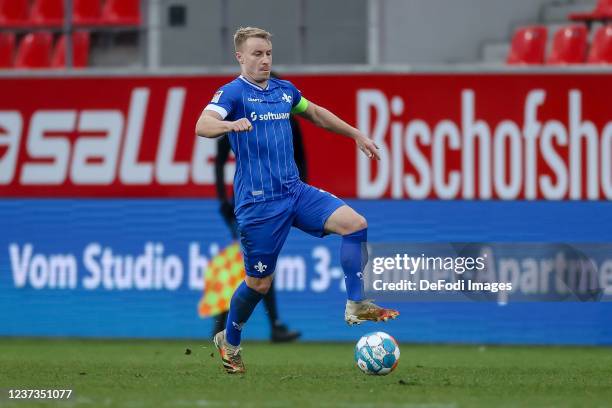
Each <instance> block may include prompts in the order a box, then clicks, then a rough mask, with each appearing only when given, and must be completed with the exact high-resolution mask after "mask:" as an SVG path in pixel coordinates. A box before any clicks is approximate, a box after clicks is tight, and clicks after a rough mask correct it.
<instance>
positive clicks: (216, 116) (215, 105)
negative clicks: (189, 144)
mask: <svg viewBox="0 0 612 408" xmlns="http://www.w3.org/2000/svg"><path fill="white" fill-rule="evenodd" d="M239 95H240V94H239V89H237V88H236V87H235V86H232V85H231V84H228V85H225V86H223V87H221V88H220V89H219V90H217V92H215V95H214V96H213V98H212V100H211V101H210V103H209V104H208V105H207V106H206V107H205V108H204V111H202V114H201V115H200V118H199V119H198V122H197V123H196V128H195V132H196V135H198V136H202V137H209V138H215V137H219V136H222V135H224V134H226V133H229V132H247V131H249V130H251V129H253V126H252V125H251V122H249V120H248V119H247V118H240V119H238V120H235V121H230V120H225V119H227V118H228V117H229V118H232V117H234V118H235V116H232V113H233V112H234V111H235V110H236V106H237V104H238V103H239V102H238V99H239Z"/></svg>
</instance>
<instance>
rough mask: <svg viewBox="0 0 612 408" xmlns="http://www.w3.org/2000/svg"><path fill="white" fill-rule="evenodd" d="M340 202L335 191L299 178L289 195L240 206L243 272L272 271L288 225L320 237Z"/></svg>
mask: <svg viewBox="0 0 612 408" xmlns="http://www.w3.org/2000/svg"><path fill="white" fill-rule="evenodd" d="M343 205H345V204H344V201H342V200H340V199H339V198H338V197H336V196H335V195H333V194H330V193H328V192H327V191H323V190H319V189H317V188H314V187H312V186H309V185H308V184H305V183H303V182H301V181H300V182H298V185H296V187H295V188H294V189H293V192H292V194H291V195H289V196H286V197H283V198H280V199H277V200H271V201H264V202H259V203H251V204H247V205H244V206H242V207H240V208H239V209H238V211H237V212H236V221H237V223H238V229H239V231H240V244H241V246H242V252H243V254H244V266H245V269H246V274H247V275H248V276H252V277H255V278H263V277H265V276H268V275H271V274H272V273H274V269H275V268H276V259H277V258H278V254H279V253H280V251H281V249H282V247H283V244H284V243H285V240H286V239H287V235H289V230H290V229H291V227H297V228H299V229H301V230H302V231H304V232H306V233H308V234H310V235H314V236H315V237H322V236H324V235H325V231H324V228H323V227H324V226H325V222H326V221H327V219H328V218H329V216H330V215H332V213H333V212H334V211H336V210H337V209H338V208H340V207H341V206H343Z"/></svg>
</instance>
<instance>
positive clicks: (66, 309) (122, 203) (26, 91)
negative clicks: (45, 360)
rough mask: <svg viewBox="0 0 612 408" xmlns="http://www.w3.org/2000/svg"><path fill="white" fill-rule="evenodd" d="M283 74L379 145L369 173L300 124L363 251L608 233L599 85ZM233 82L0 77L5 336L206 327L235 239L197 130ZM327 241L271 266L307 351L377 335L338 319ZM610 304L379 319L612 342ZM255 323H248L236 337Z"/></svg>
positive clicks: (605, 117) (574, 78) (419, 310)
mask: <svg viewBox="0 0 612 408" xmlns="http://www.w3.org/2000/svg"><path fill="white" fill-rule="evenodd" d="M288 78H290V79H291V80H292V81H293V82H294V83H295V84H296V85H297V86H298V88H300V89H301V91H302V92H303V94H304V95H305V96H306V97H307V98H309V99H310V100H312V101H314V102H316V103H319V104H321V105H323V106H326V107H329V108H330V109H332V110H333V111H334V112H336V113H338V114H339V115H340V116H341V117H343V118H345V119H347V120H348V121H350V122H352V123H356V124H357V125H358V126H359V127H360V128H361V129H362V130H364V131H365V132H366V133H368V134H369V135H371V136H372V137H373V138H374V139H375V140H376V143H377V144H378V145H379V146H380V147H381V153H382V156H383V160H382V161H381V162H379V163H369V162H367V161H365V160H363V159H361V158H360V157H359V156H358V154H357V152H356V149H354V147H353V145H352V144H351V142H350V140H347V139H345V138H342V137H337V136H333V135H329V134H326V133H325V132H323V131H320V130H318V129H315V128H314V127H312V126H310V125H308V124H305V126H304V134H305V143H306V149H307V153H308V160H309V169H310V170H311V171H310V182H311V183H312V184H313V185H315V186H317V187H321V188H324V189H326V190H328V191H330V192H333V193H335V194H337V195H339V196H341V197H343V198H346V199H348V200H349V203H350V204H351V205H353V206H354V207H355V208H356V209H357V210H358V211H360V212H361V213H363V214H364V215H365V216H366V217H367V218H368V220H369V224H370V234H369V236H370V240H371V241H373V242H406V241H410V242H449V241H463V242H483V241H489V242H496V241H497V242H563V243H572V242H583V243H584V242H612V232H611V231H610V229H609V228H608V226H609V225H611V222H610V221H612V220H611V217H612V215H611V214H612V212H611V211H610V208H611V207H610V203H609V199H610V198H611V196H612V169H611V167H610V166H611V165H610V155H611V154H612V116H611V114H610V112H609V109H608V107H609V105H608V104H607V101H606V99H607V95H609V94H610V91H612V76H610V75H609V74H576V73H572V74H549V75H539V74H533V73H525V74H517V73H512V74H502V73H498V74H488V75H476V74H459V75H457V74H453V75H445V74H414V75H399V74H355V75H324V76H320V75H318V76H310V75H299V76H298V75H296V76H291V77H288ZM227 79H228V77H224V76H193V77H192V76H187V77H116V78H111V77H101V78H98V77H93V78H92V77H80V78H67V79H60V78H52V79H51V78H20V79H11V80H9V79H0V84H1V86H2V89H3V90H4V91H5V92H4V93H3V94H4V95H8V96H10V97H2V98H0V128H1V129H2V133H0V196H2V197H3V199H2V200H0V214H2V220H3V221H2V229H1V232H0V307H1V308H2V310H4V311H5V312H4V313H3V314H1V315H0V335H3V336H77V337H159V338H163V337H180V338H185V337H207V336H208V334H209V330H210V321H209V320H200V319H199V318H198V315H197V303H198V300H199V299H200V296H201V292H202V285H203V279H202V275H203V272H204V269H205V267H206V265H207V262H208V260H210V257H211V256H212V255H213V254H214V253H216V251H218V250H219V249H221V248H223V247H224V246H225V245H227V244H229V243H230V241H229V239H230V236H229V233H228V231H227V230H226V227H225V226H224V224H223V222H222V220H221V217H220V216H219V213H218V204H217V202H216V201H215V200H214V198H213V197H214V185H213V182H214V180H213V177H214V170H213V159H214V156H215V143H214V142H211V141H209V140H202V139H196V137H195V136H194V130H193V129H194V124H195V121H196V119H197V117H198V116H199V114H200V112H201V110H202V108H203V107H204V106H205V105H206V103H207V102H208V99H209V98H210V97H211V96H212V94H213V93H214V91H215V90H216V88H217V87H218V86H220V85H221V84H223V83H224V82H226V81H227ZM228 166H229V170H230V171H229V172H226V173H230V174H229V176H228V179H227V180H226V181H227V182H228V183H229V182H230V181H231V173H232V171H231V170H232V166H233V163H232V162H230V163H229V164H228ZM330 175H333V176H330ZM196 198H197V199H196ZM392 198H393V199H395V200H390V199H392ZM338 249H339V240H338V239H337V238H334V237H328V238H326V239H324V240H316V239H314V238H312V237H309V236H307V235H305V234H303V233H301V232H299V231H293V232H292V233H291V235H290V237H289V240H288V242H287V245H286V247H285V249H284V251H283V253H282V258H281V260H280V261H279V265H278V268H277V280H276V285H277V289H278V292H279V302H281V304H282V309H281V314H282V317H283V318H284V319H286V320H288V321H291V322H292V325H295V326H296V327H299V328H301V329H303V330H304V333H305V339H306V340H354V339H355V338H357V337H358V336H359V335H361V334H363V333H362V332H364V330H366V331H367V330H369V329H370V328H371V327H362V328H359V329H357V331H355V329H354V328H353V329H351V328H349V327H347V326H346V325H345V324H344V322H343V319H342V311H343V301H344V298H345V296H344V293H343V286H342V285H343V283H342V274H341V272H340V269H339V267H340V263H339V259H338ZM130 265H131V266H130ZM137 266H138V267H137ZM607 299H608V297H607V296H604V297H603V298H601V299H600V300H607ZM610 304H611V303H610V302H605V301H602V302H575V301H574V302H555V303H513V302H510V303H507V304H504V305H501V304H497V303H491V302H487V303H484V302H465V303H448V302H426V303H414V302H410V303H401V304H398V305H397V306H398V308H400V310H401V311H402V313H403V316H402V318H401V319H399V320H397V321H394V322H392V323H389V326H386V327H387V330H388V331H390V332H392V333H393V334H394V335H395V336H396V337H397V338H398V339H399V340H400V341H414V342H464V343H530V344H612V330H611V329H610V327H612V325H611V324H610V323H612V320H611V319H612V317H611V316H612V313H610ZM267 331H268V327H267V323H266V321H265V319H264V316H263V315H262V313H261V312H257V313H256V315H255V317H254V319H253V320H252V321H249V330H248V331H246V334H247V338H252V339H265V338H267Z"/></svg>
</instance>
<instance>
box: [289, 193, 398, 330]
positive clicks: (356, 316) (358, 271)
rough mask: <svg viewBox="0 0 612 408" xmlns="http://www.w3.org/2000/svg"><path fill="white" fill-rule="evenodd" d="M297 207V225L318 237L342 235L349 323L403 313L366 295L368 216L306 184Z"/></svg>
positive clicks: (341, 256)
mask: <svg viewBox="0 0 612 408" xmlns="http://www.w3.org/2000/svg"><path fill="white" fill-rule="evenodd" d="M296 206H297V208H296V212H297V215H296V217H295V220H294V224H293V225H294V226H296V227H298V228H300V229H301V230H302V231H304V232H307V233H309V234H311V235H314V236H317V237H322V236H324V235H326V234H330V233H334V234H338V235H341V236H342V246H341V248H340V262H341V264H342V269H343V270H344V281H345V284H346V293H347V298H348V300H347V304H346V308H345V313H344V318H345V320H346V322H347V323H348V324H359V323H361V322H363V321H366V320H370V321H376V322H378V321H386V320H388V319H395V318H396V317H397V316H398V315H399V312H397V311H396V310H392V309H385V308H381V307H379V306H377V305H375V304H374V303H373V302H372V301H371V300H368V299H364V296H363V267H364V266H365V264H366V263H367V261H368V254H367V249H366V246H365V245H364V244H365V243H366V242H367V239H368V231H367V229H368V224H367V221H366V219H365V218H364V217H363V216H361V215H360V214H358V213H357V212H356V211H355V210H353V209H352V208H351V207H349V206H348V205H346V203H344V201H342V200H340V199H339V198H338V197H336V196H334V195H333V194H330V193H328V192H326V191H323V190H320V189H317V188H314V187H312V186H309V185H306V184H304V186H303V188H302V192H301V194H300V196H299V198H298V201H297V203H296Z"/></svg>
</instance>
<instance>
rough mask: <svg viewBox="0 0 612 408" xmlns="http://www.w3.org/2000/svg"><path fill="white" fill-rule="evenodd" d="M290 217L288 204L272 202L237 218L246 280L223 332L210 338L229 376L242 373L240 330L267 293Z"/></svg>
mask: <svg viewBox="0 0 612 408" xmlns="http://www.w3.org/2000/svg"><path fill="white" fill-rule="evenodd" d="M292 216H293V215H292V211H291V207H290V205H289V200H275V201H270V202H263V203H258V204H254V205H252V206H250V207H249V208H248V209H246V210H245V211H243V212H241V213H240V214H239V215H238V217H237V220H238V224H239V226H240V242H241V244H242V251H243V254H244V266H245V270H246V275H247V276H246V278H245V280H244V281H243V282H242V283H241V284H240V285H239V286H238V288H237V289H236V291H235V292H234V295H233V296H232V300H231V302H230V309H229V313H228V317H227V323H226V326H225V330H223V331H222V332H219V333H217V334H216V335H215V337H214V343H215V346H216V347H217V348H218V349H219V353H220V354H221V359H222V361H223V367H224V368H225V370H226V371H227V372H228V373H230V374H235V373H243V372H244V370H245V369H244V364H243V362H242V357H241V355H240V350H241V348H240V340H241V334H242V330H243V327H244V325H245V324H246V322H247V321H248V320H249V317H251V314H252V313H253V310H255V307H256V306H257V304H258V303H259V301H260V300H261V299H262V297H263V296H264V295H265V294H266V293H267V292H268V290H270V287H271V285H272V280H273V273H274V269H275V267H276V260H277V258H278V254H279V252H280V250H281V248H282V246H283V244H284V242H285V240H286V239H287V235H288V233H289V230H290V228H291V218H292Z"/></svg>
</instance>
